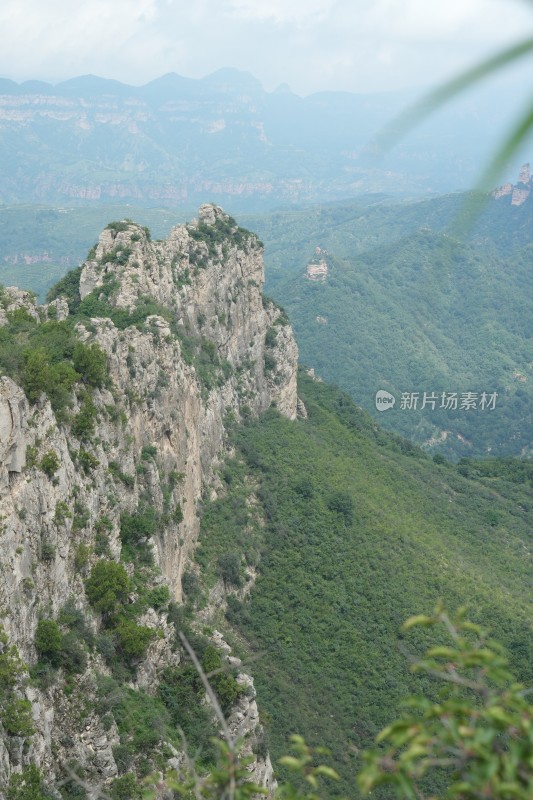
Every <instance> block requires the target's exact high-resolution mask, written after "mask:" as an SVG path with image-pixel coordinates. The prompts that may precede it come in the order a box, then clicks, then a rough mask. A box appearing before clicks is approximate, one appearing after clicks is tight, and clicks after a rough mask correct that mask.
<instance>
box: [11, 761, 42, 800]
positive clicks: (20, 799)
mask: <svg viewBox="0 0 533 800" xmlns="http://www.w3.org/2000/svg"><path fill="white" fill-rule="evenodd" d="M53 797H54V795H53V794H52V792H51V791H48V790H47V789H46V786H45V784H44V782H43V778H42V775H41V773H40V771H39V769H38V768H37V767H36V766H35V764H28V765H27V766H25V767H23V769H22V772H21V773H17V772H14V773H13V774H12V775H11V778H10V779H9V786H8V789H7V800H52V798H53Z"/></svg>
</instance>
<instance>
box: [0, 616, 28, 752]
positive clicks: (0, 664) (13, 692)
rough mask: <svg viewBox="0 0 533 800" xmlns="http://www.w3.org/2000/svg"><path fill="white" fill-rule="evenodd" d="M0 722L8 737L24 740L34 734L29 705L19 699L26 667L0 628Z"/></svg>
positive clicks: (0, 627) (26, 701)
mask: <svg viewBox="0 0 533 800" xmlns="http://www.w3.org/2000/svg"><path fill="white" fill-rule="evenodd" d="M0 645H1V651H0V722H1V723H2V725H3V727H4V730H5V732H6V733H7V735H8V736H20V737H23V738H26V737H28V736H31V735H32V734H33V732H34V730H33V725H32V719H31V703H30V702H29V701H28V700H23V699H21V697H20V692H19V690H20V688H21V686H22V685H23V684H24V681H25V673H26V665H25V664H23V662H22V661H21V659H20V656H19V653H18V650H17V648H16V647H15V646H14V645H11V646H9V644H8V638H7V634H6V632H5V631H4V629H3V627H2V626H0Z"/></svg>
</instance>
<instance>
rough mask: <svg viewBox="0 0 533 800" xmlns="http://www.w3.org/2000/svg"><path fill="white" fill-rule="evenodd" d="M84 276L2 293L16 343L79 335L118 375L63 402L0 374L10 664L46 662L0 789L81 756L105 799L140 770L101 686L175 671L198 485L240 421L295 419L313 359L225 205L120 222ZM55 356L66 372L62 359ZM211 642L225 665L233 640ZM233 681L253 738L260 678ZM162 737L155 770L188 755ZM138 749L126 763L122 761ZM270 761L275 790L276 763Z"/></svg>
mask: <svg viewBox="0 0 533 800" xmlns="http://www.w3.org/2000/svg"><path fill="white" fill-rule="evenodd" d="M70 278H71V280H70V282H67V283H65V286H68V288H67V289H66V293H67V298H64V297H62V296H61V293H60V291H58V292H57V294H58V297H57V298H56V299H55V300H53V301H52V302H51V303H49V304H48V305H46V306H42V307H36V306H35V305H34V301H33V299H32V297H31V296H30V295H29V294H27V293H21V292H19V291H18V290H15V289H8V290H5V291H4V294H3V296H2V300H1V302H2V306H3V308H2V315H1V318H0V325H3V326H4V330H7V328H8V327H9V325H10V324H15V322H14V321H16V320H18V321H19V322H20V320H21V319H22V320H23V322H22V323H21V324H22V328H23V329H24V325H26V326H27V327H28V330H29V331H30V332H29V333H24V332H23V333H22V334H20V333H19V339H20V336H21V335H22V336H27V337H29V341H30V342H31V341H32V339H31V337H32V336H36V335H37V334H35V332H34V329H35V328H39V326H45V327H44V328H42V335H44V334H45V333H46V336H52V335H56V334H57V335H59V333H58V331H60V330H61V331H66V330H67V329H68V330H70V331H71V332H72V335H73V336H74V338H75V340H76V341H77V342H81V343H83V345H85V348H84V349H82V350H80V351H79V352H81V353H82V354H83V353H85V354H87V353H89V354H93V355H95V354H96V355H98V354H101V353H103V354H105V378H102V379H99V380H92V381H91V378H90V376H89V372H86V373H83V369H82V368H81V367H80V366H79V364H78V366H77V369H78V370H81V372H82V373H83V376H82V378H81V379H79V380H78V382H77V383H75V384H74V386H73V389H72V390H71V393H70V396H69V401H68V403H67V405H66V408H63V409H62V410H61V412H59V411H58V410H57V407H54V402H53V401H51V399H50V396H49V395H51V390H50V391H49V392H48V395H47V393H46V392H42V393H40V392H33V393H30V392H29V390H28V389H27V387H26V391H27V393H28V395H29V396H26V394H25V392H24V391H23V388H21V386H20V385H19V384H18V383H17V381H16V380H14V379H13V375H14V376H15V378H16V374H15V373H12V376H11V377H10V375H9V374H4V376H3V377H1V378H0V451H1V466H0V470H1V472H0V514H1V521H2V522H1V526H2V527H1V535H2V549H1V553H0V572H1V581H0V603H1V606H2V610H3V626H4V629H5V633H6V634H7V642H5V643H4V644H3V645H2V647H3V650H2V648H0V659H1V658H2V653H3V657H4V658H7V657H8V656H7V654H8V652H9V651H8V648H9V647H10V646H14V647H16V648H17V649H18V652H19V653H20V656H21V658H22V659H23V660H24V661H25V662H26V664H27V665H29V666H30V667H33V673H32V679H31V680H28V677H27V675H26V674H25V673H24V672H19V673H18V674H17V676H16V679H15V678H14V679H13V680H12V681H11V684H10V692H11V693H12V695H13V698H14V702H15V701H16V702H18V703H19V704H20V703H22V704H23V705H21V711H23V710H24V709H26V710H27V711H29V712H30V715H31V718H32V728H33V733H30V734H29V735H28V731H26V735H25V732H24V730H22V728H23V727H24V726H22V725H20V726H19V727H20V730H19V729H18V728H17V725H13V724H11V725H10V723H9V719H8V716H9V715H8V714H7V711H6V707H5V706H4V708H3V711H2V709H1V708H0V721H1V725H2V728H1V732H2V736H1V737H0V742H1V743H0V787H4V789H5V787H6V786H7V785H8V783H9V780H10V775H12V774H13V773H17V772H20V771H21V770H22V769H23V768H24V766H25V765H28V764H36V765H37V766H38V767H39V768H40V769H41V770H42V773H43V774H44V775H45V776H46V779H47V781H48V782H49V783H51V784H53V783H54V782H56V781H58V780H60V779H61V778H64V777H65V774H68V771H69V769H70V768H72V765H77V767H76V768H79V769H81V770H82V771H83V775H84V779H83V780H84V783H85V785H86V792H87V796H89V797H91V796H95V792H96V789H95V788H94V787H96V786H97V785H99V784H103V785H104V786H105V785H106V784H108V783H109V782H110V781H112V780H113V779H114V778H115V777H116V776H117V775H118V774H121V773H123V772H125V771H126V772H127V771H128V770H133V772H134V773H135V772H137V771H138V768H139V759H140V758H141V756H140V754H139V753H136V752H135V749H134V748H132V747H130V744H131V740H132V736H133V734H132V733H131V732H130V734H128V731H127V730H125V729H124V719H123V718H122V719H120V718H119V713H120V712H119V711H116V710H115V711H113V705H112V703H111V702H110V701H109V698H108V697H107V695H105V692H104V694H102V691H100V693H99V687H100V689H101V686H102V681H104V683H105V680H104V679H105V678H106V677H107V678H108V680H109V681H112V680H115V682H117V681H118V683H119V684H120V685H121V686H122V687H126V688H125V689H124V691H125V692H126V695H127V697H129V698H130V701H131V703H133V704H135V702H138V701H140V700H139V699H140V698H141V697H142V698H144V697H150V696H151V697H155V696H156V695H157V693H158V683H159V680H160V676H161V674H162V672H163V671H164V670H167V671H168V670H169V669H178V665H179V664H180V659H181V655H180V651H179V648H178V647H176V644H175V636H174V634H175V631H174V626H173V624H172V619H171V616H172V615H171V614H169V608H172V609H174V611H173V614H174V617H175V616H176V614H178V616H179V609H180V603H181V578H182V575H183V570H184V565H186V563H187V561H188V559H189V558H190V557H191V555H192V553H193V551H194V547H195V543H196V540H197V536H198V530H199V516H198V509H199V504H200V502H201V499H202V496H203V495H204V494H205V493H206V492H207V491H210V490H211V488H212V487H213V486H216V484H217V465H218V464H219V463H220V461H221V459H222V458H223V456H224V453H225V436H226V427H225V426H226V421H227V420H232V421H233V422H234V421H235V420H237V421H239V420H241V419H242V418H243V417H246V416H250V415H257V414H260V413H261V412H262V411H264V410H265V409H266V408H268V407H269V406H271V405H275V406H276V407H277V408H278V410H279V411H280V412H281V413H282V414H284V415H286V416H288V417H289V418H294V417H295V415H296V408H297V397H296V366H297V350H296V345H295V342H294V339H293V335H292V331H291V329H290V327H289V326H288V324H287V321H286V318H285V317H284V314H283V312H281V311H280V309H279V308H277V307H276V306H275V305H274V304H273V303H272V302H271V301H269V300H267V299H265V298H264V297H263V296H262V295H261V287H262V285H263V279H264V278H263V262H262V248H261V244H260V242H258V240H257V239H256V237H255V236H254V235H253V234H250V233H249V232H247V231H244V230H243V229H240V228H238V227H237V226H236V224H235V223H234V221H233V220H232V219H231V218H229V217H228V216H227V215H225V214H224V212H223V211H222V210H221V209H220V208H218V207H216V206H202V207H201V208H200V210H199V215H198V219H197V220H195V221H193V222H192V223H190V224H188V225H180V226H177V227H175V228H174V229H173V230H172V231H171V233H170V235H169V237H168V238H167V239H166V240H165V241H161V242H152V241H151V240H150V236H149V233H148V231H147V230H146V229H143V228H142V227H141V226H139V225H136V224H135V223H133V222H129V221H125V222H120V223H112V224H111V225H110V226H108V228H106V230H104V231H103V232H102V234H101V236H100V239H99V242H98V245H97V247H95V248H94V249H93V251H92V252H91V253H90V254H89V257H88V260H87V261H86V262H85V263H84V264H83V265H82V268H81V270H78V271H77V272H75V273H72V274H71V276H70ZM78 282H79V285H78ZM78 292H79V294H78ZM67 301H68V304H67ZM69 306H70V312H69ZM21 314H22V317H21V316H20V315H21ZM17 315H18V316H17ZM24 320H26V321H24ZM32 326H33V327H32ZM46 326H47V327H46ZM54 331H55V333H54ZM61 335H66V334H61ZM46 341H48V340H46ZM39 352H40V353H41V355H40V356H39V357H41V358H45V356H43V355H42V347H41V350H40V351H39ZM66 352H70V351H68V349H67V351H66ZM76 352H78V351H76V350H75V352H74V362H73V363H74V364H75V366H76V361H75V357H76ZM95 357H96V356H95ZM24 358H25V359H26V360H25V361H24V364H25V366H24V368H23V369H25V370H26V372H23V374H24V375H25V376H26V378H25V379H26V381H29V378H28V374H29V370H30V367H29V366H28V364H29V362H30V360H31V358H30V357H28V356H27V354H26V355H25V356H24ZM36 358H37V357H36ZM79 358H80V357H79V355H78V361H79ZM46 364H47V366H46V369H48V370H51V369H52V368H54V367H53V357H52V356H50V360H49V362H46ZM68 369H72V368H71V367H70V366H69V367H68ZM87 369H89V368H87ZM66 370H67V366H64V367H63V371H64V372H65V371H66ZM4 371H5V372H8V373H9V370H4ZM54 374H55V373H54ZM57 374H58V375H59V374H60V373H57ZM61 374H63V373H61ZM65 374H66V373H65ZM45 378H46V375H45V376H44V377H43V380H45ZM73 380H74V379H73ZM22 383H23V382H22ZM23 385H25V384H24V383H23ZM27 385H29V384H27ZM56 406H57V403H56ZM111 562H113V563H115V564H121V563H122V564H123V565H124V569H125V571H126V573H127V575H128V585H127V587H126V588H125V590H124V591H125V593H124V595H123V597H122V601H121V602H122V605H123V606H124V608H126V609H127V610H128V609H129V610H128V614H129V616H126V617H124V615H123V614H122V611H121V610H120V608H121V603H120V602H119V603H116V604H115V605H113V600H114V598H113V599H112V601H109V595H106V598H107V599H106V598H104V597H103V595H102V594H100V595H99V598H100V599H99V600H95V597H96V594H94V592H97V589H94V586H95V580H96V579H95V578H94V575H95V574H96V573H95V565H96V564H98V563H105V564H106V565H108V564H109V563H111ZM91 580H92V581H93V589H94V592H93V596H92V599H91V598H88V594H87V586H88V583H89V582H90V581H91ZM124 586H125V585H124ZM165 587H168V591H167V590H166V589H165ZM113 591H116V592H117V598H119V592H118V589H116V587H114V588H113ZM169 595H170V600H171V601H173V602H172V603H171V605H170V606H169V604H168V600H169ZM90 599H91V602H90ZM106 603H107V605H106ZM65 609H66V610H65ZM176 609H177V611H176ZM69 615H70V616H69ZM121 615H122V616H121ZM43 620H44V623H45V624H43ZM73 620H74V622H73ZM46 625H48V626H49V628H48V629H47V628H46ZM54 626H55V627H54ZM128 626H129V627H128ZM132 626H133V627H132ZM46 631H48V638H46V636H45V633H46ZM50 631H53V632H55V633H56V634H57V636H56V639H57V642H56V645H54V647H55V651H54V647H52V644H51V640H50V636H51V633H50ZM141 632H143V633H141ZM36 635H37V642H36ZM128 635H130V638H128ZM132 636H133V637H135V636H137V640H136V641H137V645H139V641H140V640H141V639H142V641H143V642H144V647H142V646H135V645H132V644H131V637H132ZM39 637H40V639H39ZM43 637H44V638H43ZM57 637H59V638H57ZM139 637H140V639H139ZM143 637H144V638H143ZM52 638H53V637H52ZM106 641H107V645H106ZM39 642H40V643H39ZM67 642H70V644H69V645H68V647H70V651H71V655H70V656H69V657H66V656H65V652H66V650H68V647H67V644H66V643H67ZM215 644H216V645H217V648H218V651H219V652H220V653H221V654H222V655H223V658H224V659H226V660H227V658H226V655H224V654H225V652H226V650H225V645H224V646H220V643H217V642H215ZM106 647H107V650H106ZM70 651H69V652H70ZM111 651H112V652H111ZM54 653H55V655H54ZM113 653H114V654H115V656H113ZM73 654H74V655H73ZM76 654H77V655H76ZM10 657H11V656H10ZM13 658H14V656H13ZM114 658H115V660H116V658H118V659H119V661H120V659H122V663H123V666H121V667H119V668H117V666H116V663H114ZM76 659H77V661H76ZM73 661H74V662H76V663H75V664H74V666H73V663H72V662H73ZM78 662H79V663H78ZM234 666H235V664H234ZM117 670H118V671H117ZM121 670H122V672H121ZM122 673H123V674H122ZM117 676H118V677H117ZM119 679H120V680H119ZM237 682H238V683H240V684H241V686H243V687H245V688H246V687H247V688H246V697H247V698H248V700H246V698H245V697H244V694H245V693H244V692H241V694H240V695H239V698H238V700H237V706H235V707H234V710H233V712H232V713H233V717H231V719H233V720H234V722H235V725H236V728H238V730H239V731H240V732H242V733H244V734H246V735H248V736H249V737H252V738H253V736H254V735H256V733H257V732H256V730H255V729H256V727H257V724H258V723H257V707H256V706H255V701H253V695H254V692H253V686H252V685H251V678H250V677H249V676H247V675H245V674H244V673H241V674H240V677H239V676H238V677H237ZM132 692H133V693H136V695H131V693H132ZM126 695H124V697H126ZM102 698H104V699H102ZM106 698H107V699H106ZM117 702H118V701H117ZM128 702H129V701H128ZM154 702H155V701H154ZM28 703H29V705H28ZM121 703H122V705H120V703H119V704H118V706H120V708H122V709H123V708H124V703H126V700H124V699H123V700H121ZM139 707H141V706H139ZM22 717H24V714H22ZM152 745H153V746H152V751H153V753H152V755H151V756H150V758H148V766H146V764H145V766H144V767H143V769H144V771H145V772H146V771H147V770H148V769H149V768H154V767H155V766H157V767H158V768H159V769H162V770H163V769H164V768H165V766H167V764H168V763H170V764H172V763H173V762H172V759H174V760H175V759H178V760H179V752H178V751H177V750H176V747H175V746H174V745H173V744H172V742H169V741H168V740H167V739H166V738H165V731H164V730H161V731H159V732H158V733H157V735H156V737H155V741H154V742H152ZM127 747H130V751H129V761H128V760H127V759H126V760H125V763H127V766H124V764H121V762H120V759H119V758H118V757H117V753H118V754H119V755H120V753H123V751H124V748H127ZM144 757H145V761H146V753H145V754H144ZM69 764H70V765H71V766H70V767H68V766H67V765H69ZM254 769H255V770H256V774H257V775H260V776H261V777H262V779H263V780H264V782H265V783H267V784H268V782H269V781H270V780H271V769H270V766H269V762H268V756H266V760H265V756H264V754H263V759H262V760H261V759H259V758H257V759H256V763H255V766H254Z"/></svg>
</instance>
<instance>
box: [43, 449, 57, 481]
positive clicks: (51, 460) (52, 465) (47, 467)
mask: <svg viewBox="0 0 533 800" xmlns="http://www.w3.org/2000/svg"><path fill="white" fill-rule="evenodd" d="M60 465H61V462H60V460H59V456H58V455H57V453H56V452H55V450H48V452H46V453H45V454H44V456H43V457H42V458H41V461H40V464H39V466H40V468H41V469H42V471H43V472H44V473H45V474H46V475H47V476H48V477H49V478H52V477H53V476H54V475H55V473H56V472H57V470H58V469H59V467H60Z"/></svg>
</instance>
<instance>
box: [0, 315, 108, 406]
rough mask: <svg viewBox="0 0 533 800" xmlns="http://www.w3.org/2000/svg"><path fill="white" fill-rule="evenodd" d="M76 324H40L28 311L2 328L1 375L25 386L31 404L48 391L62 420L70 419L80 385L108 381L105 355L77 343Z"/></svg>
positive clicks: (0, 345) (0, 342)
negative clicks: (77, 388) (73, 398)
mask: <svg viewBox="0 0 533 800" xmlns="http://www.w3.org/2000/svg"><path fill="white" fill-rule="evenodd" d="M21 311H24V309H22V310H21ZM75 322H76V319H75V318H72V319H69V320H68V321H65V322H57V321H55V320H50V321H48V322H43V323H38V322H37V321H36V320H34V319H33V318H32V317H30V316H29V315H28V314H27V313H26V312H25V311H24V313H23V314H20V313H18V312H17V314H16V315H15V316H13V315H10V318H9V324H8V325H7V326H5V327H3V328H1V329H0V372H1V373H2V374H4V375H8V376H9V377H11V378H13V379H14V380H15V381H17V382H18V383H20V384H21V386H22V387H23V389H24V391H25V392H26V395H27V397H28V400H29V401H30V403H35V402H37V400H38V399H39V398H40V396H41V394H42V393H43V392H44V393H45V394H46V395H47V396H48V398H49V400H50V403H51V404H52V408H53V409H54V412H55V413H56V415H57V416H58V418H59V419H60V420H64V419H66V409H67V408H68V407H69V406H70V405H71V402H72V390H73V389H74V387H75V386H76V385H77V384H79V383H80V384H81V383H85V384H86V385H87V386H89V387H94V386H102V385H104V383H105V381H106V356H105V354H104V353H103V351H102V350H101V349H100V348H99V347H98V346H97V345H95V344H93V345H86V344H83V343H82V342H79V341H77V339H76V334H75V331H74V324H75Z"/></svg>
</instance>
